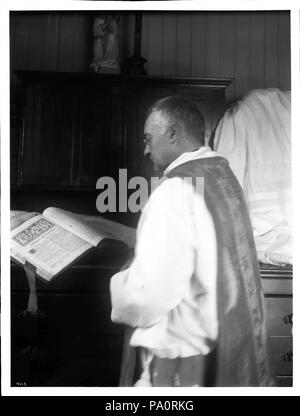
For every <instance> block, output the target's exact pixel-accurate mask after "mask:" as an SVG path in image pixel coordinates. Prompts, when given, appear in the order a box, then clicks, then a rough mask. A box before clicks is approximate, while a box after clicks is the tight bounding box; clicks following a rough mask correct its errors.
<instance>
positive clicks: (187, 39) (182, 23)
mask: <svg viewBox="0 0 300 416" xmlns="http://www.w3.org/2000/svg"><path fill="white" fill-rule="evenodd" d="M191 23H192V21H191V14H190V13H178V14H177V33H176V35H177V61H176V68H177V76H190V74H191V34H192V32H191ZM165 47H167V45H165Z"/></svg>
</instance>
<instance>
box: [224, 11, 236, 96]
mask: <svg viewBox="0 0 300 416" xmlns="http://www.w3.org/2000/svg"><path fill="white" fill-rule="evenodd" d="M235 48H236V44H235V20H234V15H233V14H232V13H221V15H220V73H221V74H224V76H225V77H229V78H233V77H234V73H235V72H234V69H235ZM226 97H227V101H228V102H231V101H233V99H234V82H233V83H232V84H231V85H229V87H228V89H227V90H226Z"/></svg>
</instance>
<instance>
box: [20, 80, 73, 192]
mask: <svg viewBox="0 0 300 416" xmlns="http://www.w3.org/2000/svg"><path fill="white" fill-rule="evenodd" d="M74 111H75V108H74V95H73V91H72V88H70V86H69V85H65V84H63V83H55V84H51V85H46V84H44V83H42V82H36V83H29V84H28V85H27V86H26V90H25V107H24V117H23V128H22V136H21V144H20V162H21V163H20V172H19V175H20V182H21V183H22V184H26V185H43V186H49V185H52V186H53V185H56V186H64V185H68V184H69V183H70V180H71V176H70V175H71V166H72V145H73V135H74Z"/></svg>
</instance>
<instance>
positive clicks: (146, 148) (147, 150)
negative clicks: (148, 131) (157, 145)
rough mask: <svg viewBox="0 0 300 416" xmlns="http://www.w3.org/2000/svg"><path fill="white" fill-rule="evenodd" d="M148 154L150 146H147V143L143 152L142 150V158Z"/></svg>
mask: <svg viewBox="0 0 300 416" xmlns="http://www.w3.org/2000/svg"><path fill="white" fill-rule="evenodd" d="M149 154H150V146H149V144H148V143H147V144H146V146H145V150H144V156H147V155H149Z"/></svg>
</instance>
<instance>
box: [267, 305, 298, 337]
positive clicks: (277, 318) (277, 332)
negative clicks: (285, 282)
mask: <svg viewBox="0 0 300 416" xmlns="http://www.w3.org/2000/svg"><path fill="white" fill-rule="evenodd" d="M265 303H266V307H267V312H268V321H269V335H270V336H291V335H292V334H291V329H292V323H293V314H292V310H293V309H292V308H293V305H292V298H266V299H265Z"/></svg>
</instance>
